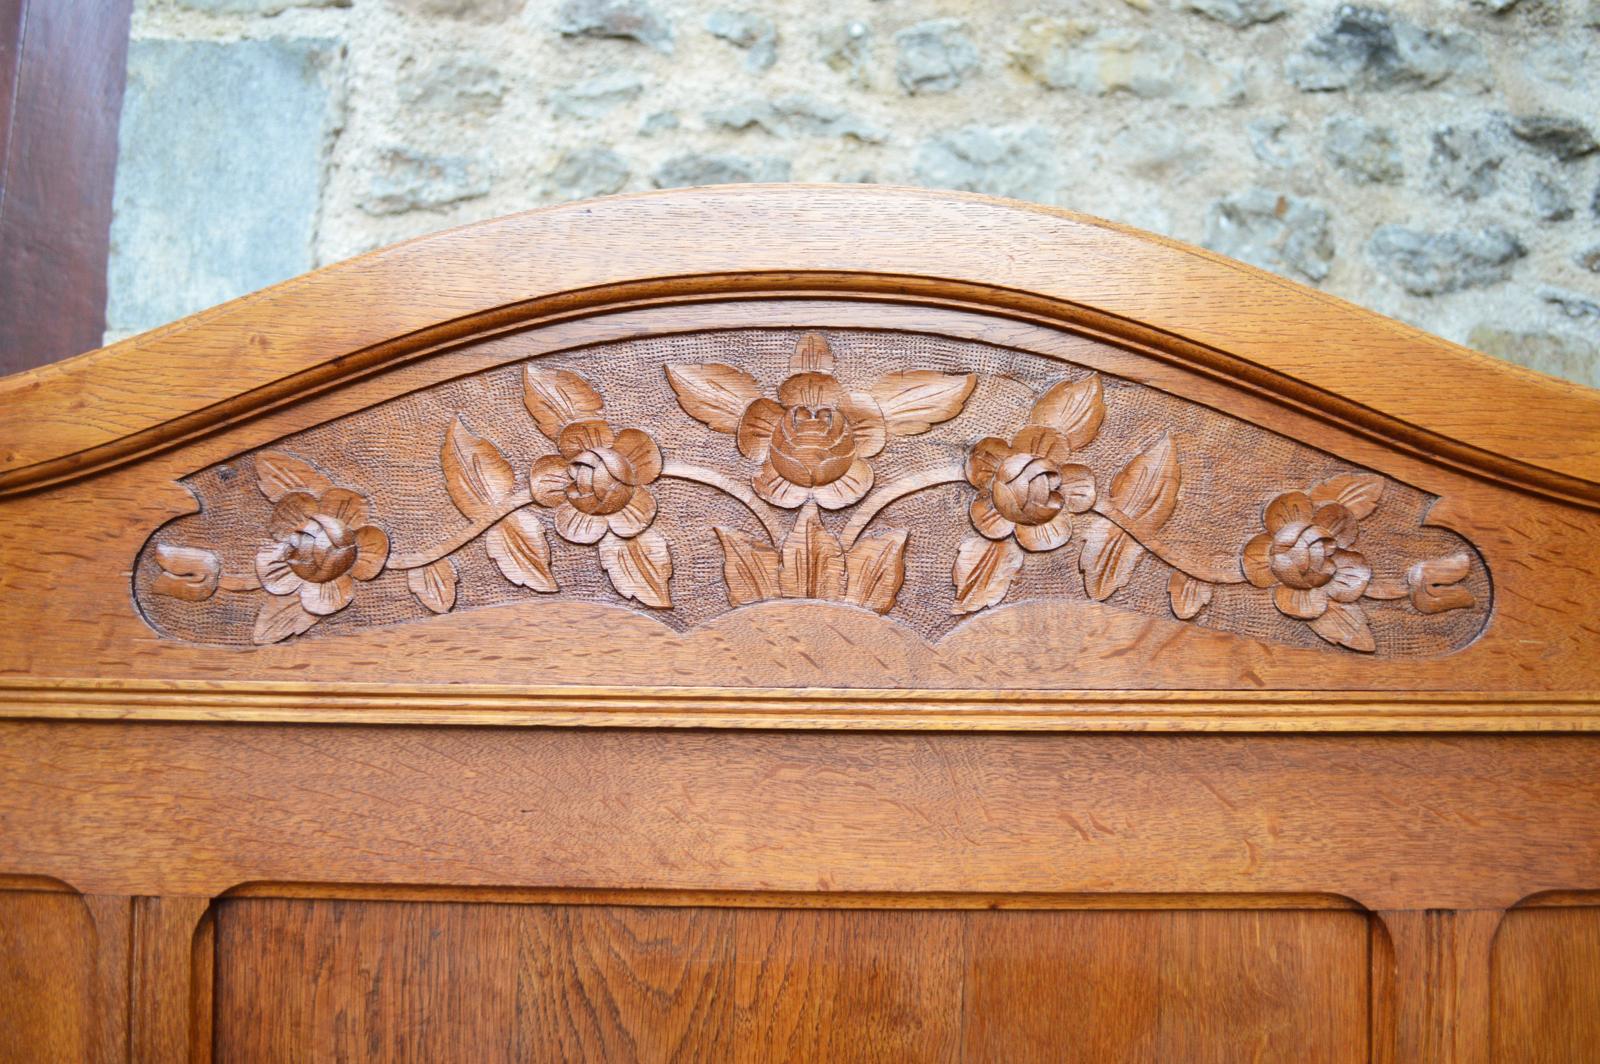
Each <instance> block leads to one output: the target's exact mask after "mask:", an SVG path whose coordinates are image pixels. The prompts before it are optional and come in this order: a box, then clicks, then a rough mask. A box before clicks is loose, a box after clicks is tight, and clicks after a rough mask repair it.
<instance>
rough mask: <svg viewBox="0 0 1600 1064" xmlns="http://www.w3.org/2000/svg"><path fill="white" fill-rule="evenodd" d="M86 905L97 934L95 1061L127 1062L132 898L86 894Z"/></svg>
mask: <svg viewBox="0 0 1600 1064" xmlns="http://www.w3.org/2000/svg"><path fill="white" fill-rule="evenodd" d="M83 903H84V906H85V907H86V908H87V909H88V910H89V916H90V917H91V918H92V919H93V920H94V931H95V972H94V978H95V988H94V991H95V992H94V1001H95V1017H96V1020H97V1023H98V1031H97V1038H96V1041H95V1047H96V1050H97V1054H96V1057H95V1059H96V1061H97V1062H99V1064H114V1062H117V1061H126V1060H127V1059H128V1019H129V1012H128V1009H129V994H130V992H131V989H132V970H131V968H130V963H131V960H132V958H131V956H130V954H131V952H132V947H133V899H132V898H130V897H127V896H126V895H105V894H86V895H84V897H83Z"/></svg>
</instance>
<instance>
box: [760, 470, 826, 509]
mask: <svg viewBox="0 0 1600 1064" xmlns="http://www.w3.org/2000/svg"><path fill="white" fill-rule="evenodd" d="M750 486H751V487H753V488H755V489H756V494H757V495H759V496H761V497H762V498H763V499H765V500H767V501H768V502H770V503H771V504H772V505H774V506H781V507H783V508H784V509H785V510H792V509H794V508H795V507H796V506H799V505H800V504H801V503H803V502H805V501H806V500H807V499H809V498H811V491H810V489H808V488H802V487H801V486H800V485H798V484H791V483H790V482H789V481H787V480H784V479H783V477H782V476H780V475H779V474H778V471H777V470H776V469H773V468H772V462H771V461H768V462H766V463H765V464H764V465H762V467H761V472H759V473H757V474H756V475H755V479H754V480H752V481H751V482H750Z"/></svg>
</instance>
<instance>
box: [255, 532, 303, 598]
mask: <svg viewBox="0 0 1600 1064" xmlns="http://www.w3.org/2000/svg"><path fill="white" fill-rule="evenodd" d="M288 553H289V545H288V544H287V543H268V544H267V545H266V546H265V547H262V548H261V549H260V550H258V551H256V577H257V578H258V579H260V581H261V586H262V587H263V588H264V589H265V590H266V592H267V593H268V594H269V595H292V594H294V593H295V592H297V591H299V590H300V585H301V584H303V583H305V581H304V580H302V579H301V578H300V577H299V575H297V574H296V573H295V571H294V570H293V569H290V568H289V563H288V561H287V560H285V558H284V555H286V554H288Z"/></svg>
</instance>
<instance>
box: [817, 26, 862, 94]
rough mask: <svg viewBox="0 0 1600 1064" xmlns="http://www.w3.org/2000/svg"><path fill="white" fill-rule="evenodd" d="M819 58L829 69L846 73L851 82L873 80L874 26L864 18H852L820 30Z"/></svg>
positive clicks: (860, 82) (858, 82)
mask: <svg viewBox="0 0 1600 1064" xmlns="http://www.w3.org/2000/svg"><path fill="white" fill-rule="evenodd" d="M817 58H818V59H819V60H821V61H822V62H823V63H825V64H827V66H828V69H829V70H832V71H834V72H835V73H839V74H844V75H846V76H847V77H848V78H849V79H850V83H851V84H852V85H859V86H863V87H865V86H867V85H869V84H870V82H871V80H872V79H871V74H870V71H871V62H872V30H871V28H870V27H869V26H868V25H867V24H866V23H865V22H859V21H852V22H846V23H844V24H842V25H839V26H834V27H831V28H829V29H825V30H822V31H821V32H820V33H818V34H817Z"/></svg>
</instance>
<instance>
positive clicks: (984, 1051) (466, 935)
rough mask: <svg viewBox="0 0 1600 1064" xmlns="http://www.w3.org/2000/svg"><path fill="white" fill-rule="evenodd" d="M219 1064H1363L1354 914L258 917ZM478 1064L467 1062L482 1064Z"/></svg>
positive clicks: (360, 906) (227, 986) (1363, 960)
mask: <svg viewBox="0 0 1600 1064" xmlns="http://www.w3.org/2000/svg"><path fill="white" fill-rule="evenodd" d="M217 944H218V977H219V978H218V997H217V1003H218V1004H217V1014H216V1015H217V1028H216V1037H217V1055H216V1059H217V1060H219V1061H230V1060H239V1059H250V1060H261V1061H276V1060H313V1059H330V1060H333V1059H337V1060H362V1061H411V1060H419V1061H420V1060H438V1061H445V1060H465V1059H471V1060H474V1061H484V1062H493V1061H501V1060H505V1061H511V1060H517V1061H530V1060H572V1059H580V1058H581V1059H605V1060H614V1061H631V1060H705V1061H751V1062H755V1061H777V1060H827V1061H869V1060H870V1061H878V1060H917V1061H941V1060H945V1061H954V1060H973V1061H980V1060H985V1061H986V1060H1006V1061H1015V1062H1026V1061H1036V1060H1037V1061H1047V1060H1048V1061H1105V1060H1184V1061H1197V1062H1198V1061H1228V1060H1237V1059H1240V1056H1241V1054H1245V1055H1247V1056H1248V1057H1249V1059H1252V1060H1260V1061H1273V1060H1285V1061H1288V1060H1294V1061H1353V1060H1361V1059H1365V1057H1366V1049H1367V1042H1366V1039H1367V1023H1368V1019H1367V1015H1366V1010H1367V922H1366V918H1365V917H1364V916H1363V915H1361V914H1359V913H1354V912H1339V911H1322V912H1273V911H1256V912H1232V911H1194V912H1162V911H1152V912H1064V911H1054V912H1026V911H1023V912H986V911H971V910H952V911H929V910H895V911H884V910H843V911H841V910H817V909H760V908H745V909H715V908H712V909H695V908H665V909H662V908H638V907H617V906H574V907H566V906H542V905H532V906H529V905H484V904H459V903H397V902H369V901H327V900H318V901H306V900H287V899H270V898H260V899H238V900H232V901H225V902H223V903H221V905H220V908H219V912H218V940H217ZM467 1047H470V1049H469V1048H467Z"/></svg>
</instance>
